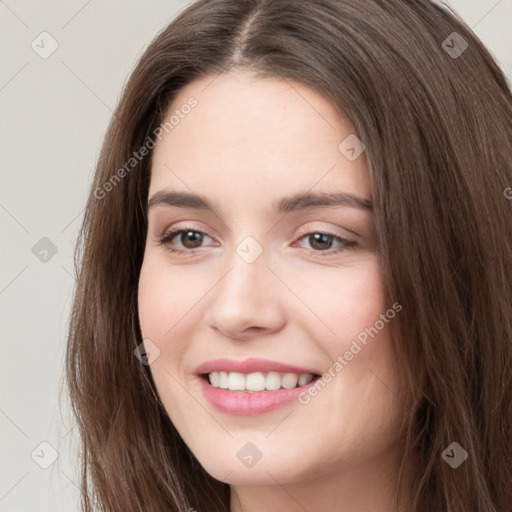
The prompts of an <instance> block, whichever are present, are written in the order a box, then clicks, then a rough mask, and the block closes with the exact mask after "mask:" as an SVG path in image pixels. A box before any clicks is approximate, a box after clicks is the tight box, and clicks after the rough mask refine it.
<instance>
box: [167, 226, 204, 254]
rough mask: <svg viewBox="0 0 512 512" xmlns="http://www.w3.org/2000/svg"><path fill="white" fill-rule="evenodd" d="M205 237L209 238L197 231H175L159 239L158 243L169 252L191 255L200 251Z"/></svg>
mask: <svg viewBox="0 0 512 512" xmlns="http://www.w3.org/2000/svg"><path fill="white" fill-rule="evenodd" d="M205 237H206V238H210V237H209V236H208V235H207V234H206V233H203V232H202V231H198V230H197V229H186V228H185V229H175V230H174V231H171V232H170V233H167V234H166V235H164V236H163V237H161V238H160V239H159V241H158V243H159V244H160V245H165V246H166V247H167V248H168V249H169V251H171V252H181V253H186V252H188V253H192V252H195V251H196V250H199V249H201V247H202V243H203V241H204V238H205ZM176 242H178V243H176ZM176 245H177V247H176Z"/></svg>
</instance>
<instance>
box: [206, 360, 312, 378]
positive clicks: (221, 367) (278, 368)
mask: <svg viewBox="0 0 512 512" xmlns="http://www.w3.org/2000/svg"><path fill="white" fill-rule="evenodd" d="M211 372H239V373H246V374H247V373H254V372H280V373H299V374H300V373H314V374H318V373H319V372H317V371H315V370H311V369H310V368H309V369H308V368H300V367H298V366H291V365H289V364H284V363H278V362H277V361H269V360H268V359H257V358H254V357H252V358H250V359H245V360H243V361H235V360H234V359H227V358H221V359H214V360H213V361H207V362H206V363H203V364H201V365H200V366H199V367H198V368H197V370H196V373H197V375H203V374H205V373H211Z"/></svg>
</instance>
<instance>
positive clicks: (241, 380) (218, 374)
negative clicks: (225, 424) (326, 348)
mask: <svg viewBox="0 0 512 512" xmlns="http://www.w3.org/2000/svg"><path fill="white" fill-rule="evenodd" d="M202 377H203V379H205V380H206V381H207V382H208V384H210V385H211V386H212V387H214V388H219V389H223V390H226V391H245V392H247V393H258V392H262V391H277V390H282V389H294V388H299V387H302V386H305V385H306V384H309V383H310V382H312V381H314V380H316V379H317V378H319V377H320V375H318V374H315V373H291V372H287V373H284V372H253V373H247V374H244V373H240V372H225V371H214V372H210V373H205V374H202Z"/></svg>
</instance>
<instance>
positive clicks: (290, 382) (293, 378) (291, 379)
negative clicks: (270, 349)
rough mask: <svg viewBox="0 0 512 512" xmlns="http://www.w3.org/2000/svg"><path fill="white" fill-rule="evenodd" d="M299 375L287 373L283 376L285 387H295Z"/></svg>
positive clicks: (282, 382) (282, 381) (282, 380)
mask: <svg viewBox="0 0 512 512" xmlns="http://www.w3.org/2000/svg"><path fill="white" fill-rule="evenodd" d="M298 380H299V376H298V375H297V374H296V373H285V374H284V375H283V377H282V378H281V386H283V388H284V389H293V388H295V387H297V381H298Z"/></svg>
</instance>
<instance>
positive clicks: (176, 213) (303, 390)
mask: <svg viewBox="0 0 512 512" xmlns="http://www.w3.org/2000/svg"><path fill="white" fill-rule="evenodd" d="M191 97H193V98H194V99H190V98H191ZM186 105H193V107H190V108H189V107H186ZM176 110H177V111H178V112H176ZM171 115H174V116H175V117H174V118H173V121H172V123H171V125H168V126H167V133H166V132H165V131H164V132H163V137H162V138H161V140H160V141H158V143H157V145H156V147H155V149H154V154H153V155H152V156H153V160H152V170H151V184H150V189H149V198H148V199H149V204H150V207H149V210H148V235H147V241H146V248H145V255H144V262H143V265H142V269H141V275H140V283H139V316H140V325H141V330H142V335H143V338H144V339H145V340H146V341H145V343H146V346H147V348H148V350H149V352H150V361H152V362H151V364H150V370H151V373H152V376H153V379H154V382H155V384H156V387H157V390H158V393H159V395H160V397H161V400H162V402H163V404H164V406H165V409H166V411H167V413H168V415H169V417H170V418H171V420H172V422H173V423H174V425H175V426H176V428H177V430H178V431H179V433H180V434H181V436H182V438H183V439H184V441H185V443H186V444H187V445H188V446H189V447H190V449H191V450H192V452H193V453H194V454H195V456H196V457H197V459H198V460H199V461H200V463H201V464H202V465H203V466H204V468H205V469H206V470H207V471H208V472H209V473H210V474H211V475H212V476H213V477H215V478H217V479H219V480H223V481H226V482H228V483H231V484H238V485H242V484H264V483H267V484H272V485H274V484H276V483H279V484H285V483H291V482H305V481H307V480H309V481H312V480H314V479H318V478H323V479H325V478H326V477H327V476H328V475H337V477H339V476H340V475H342V474H343V473H344V472H356V473H357V472H358V471H361V472H363V471H364V472H365V473H362V474H367V473H366V472H367V471H368V469H369V467H376V466H377V465H381V466H382V464H383V461H384V460H390V457H389V456H390V454H391V453H395V451H396V447H397V438H398V431H399V425H400V421H401V417H402V413H401V410H400V405H401V403H400V400H399V399H398V398H397V393H398V369H397V367H396V364H395V358H394V354H393V351H392V348H391V340H390V337H389V323H390V322H393V317H394V316H395V315H397V314H399V313H398V311H399V309H401V306H400V305H397V304H395V305H394V307H392V305H391V304H387V303H386V302H385V290H384V288H383V283H382V280H381V269H380V267H379V253H378V251H377V234H376V231H375V227H374V223H373V218H372V211H371V207H370V208H369V207H368V205H369V204H370V201H371V182H370V177H369V171H368V168H367V163H366V158H365V153H364V147H363V146H361V145H360V144H358V139H356V138H355V135H354V128H353V126H352V125H351V123H350V122H349V121H348V120H347V119H345V118H343V117H342V116H341V115H340V114H338V113H337V111H336V110H335V108H334V107H333V106H332V104H331V103H330V102H329V101H327V100H326V99H325V98H324V97H323V96H321V95H320V94H319V93H317V92H315V91H313V90H312V89H309V88H308V87H306V86H303V85H299V84H297V83H291V82H288V81H284V80H281V79H277V78H276V79H270V78H264V79H262V78H255V77H254V76H251V75H249V74H246V73H242V72H240V71H237V72H230V73H228V74H224V75H220V76H218V77H216V78H213V77H208V78H204V79H201V80H198V81H196V82H194V83H192V84H190V85H188V86H187V87H185V88H184V89H182V91H181V92H180V94H179V95H178V96H177V98H176V99H175V101H174V102H173V104H172V105H171V106H170V108H169V109H168V111H167V113H166V115H165V120H168V119H169V118H170V117H171ZM169 127H171V129H170V128H169ZM347 137H348V139H347ZM340 144H341V145H340ZM361 151H362V153H361ZM358 153H361V154H360V155H359V156H358ZM171 193H172V194H179V196H172V195H171ZM199 196H200V197H201V198H202V199H203V201H204V202H201V201H198V197H199ZM303 196H304V197H303ZM206 203H207V204H208V207H206ZM178 229H179V230H183V232H182V233H178V234H177V235H176V234H175V235H174V237H168V239H167V242H166V243H164V244H161V243H159V241H160V239H161V238H163V237H165V235H167V234H169V233H170V232H172V231H174V230H178ZM148 340H150V341H148ZM155 346H156V348H155ZM311 379H313V380H311ZM226 388H227V389H226Z"/></svg>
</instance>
